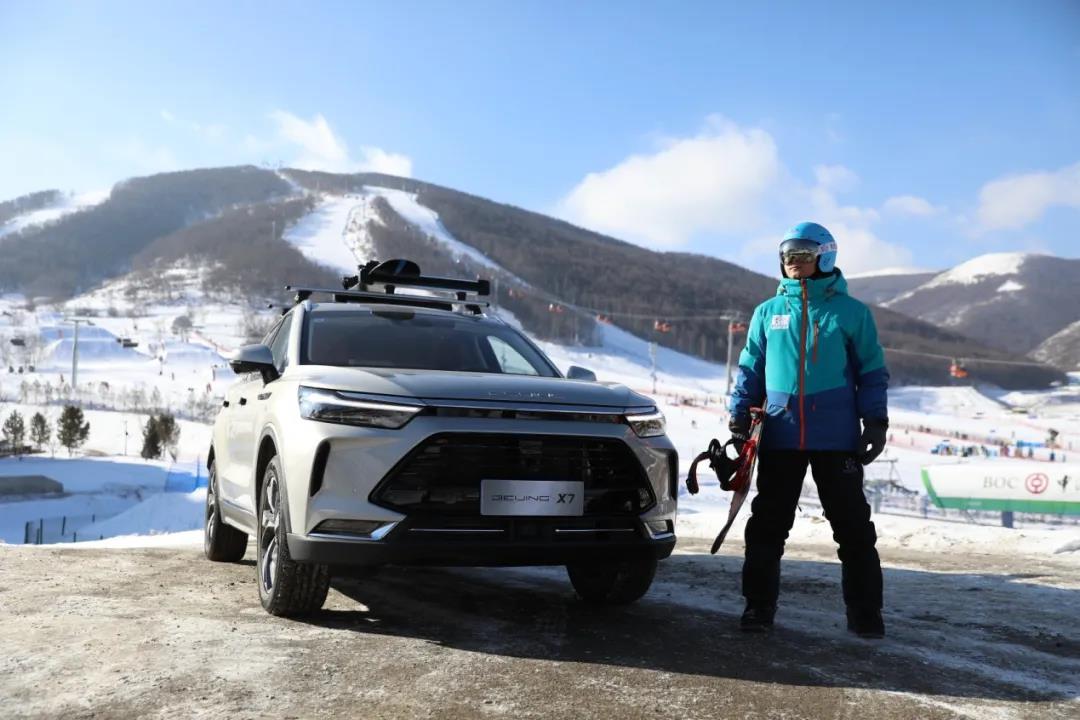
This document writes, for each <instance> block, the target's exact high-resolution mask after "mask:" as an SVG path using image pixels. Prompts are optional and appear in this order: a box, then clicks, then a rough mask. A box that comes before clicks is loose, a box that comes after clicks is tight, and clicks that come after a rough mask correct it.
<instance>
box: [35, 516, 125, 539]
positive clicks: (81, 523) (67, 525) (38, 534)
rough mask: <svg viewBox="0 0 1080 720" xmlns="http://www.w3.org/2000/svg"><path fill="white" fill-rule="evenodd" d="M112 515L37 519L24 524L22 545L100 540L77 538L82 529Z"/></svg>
mask: <svg viewBox="0 0 1080 720" xmlns="http://www.w3.org/2000/svg"><path fill="white" fill-rule="evenodd" d="M110 517H113V515H102V514H96V513H95V514H93V515H61V516H60V517H51V518H38V519H37V520H31V521H30V522H28V523H26V527H25V530H24V533H23V543H25V544H26V545H50V544H52V543H61V542H79V541H81V540H101V539H102V538H103V536H94V537H90V536H87V535H83V536H82V537H80V536H79V531H80V530H81V529H82V528H86V527H89V526H90V525H93V524H94V523H96V522H97V521H99V520H105V519H107V518H110Z"/></svg>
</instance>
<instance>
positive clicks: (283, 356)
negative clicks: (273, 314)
mask: <svg viewBox="0 0 1080 720" xmlns="http://www.w3.org/2000/svg"><path fill="white" fill-rule="evenodd" d="M292 318H293V316H292V313H289V314H288V315H286V316H285V319H284V320H283V321H282V323H281V327H280V329H279V330H278V333H277V335H276V336H275V337H274V339H273V340H272V341H271V345H270V354H271V355H273V356H274V367H276V368H277V370H278V372H284V371H285V367H286V365H288V354H289V335H290V333H289V328H290V327H292Z"/></svg>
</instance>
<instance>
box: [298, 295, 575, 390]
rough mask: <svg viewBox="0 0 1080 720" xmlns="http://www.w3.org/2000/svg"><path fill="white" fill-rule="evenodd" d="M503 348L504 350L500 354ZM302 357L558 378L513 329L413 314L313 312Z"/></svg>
mask: <svg viewBox="0 0 1080 720" xmlns="http://www.w3.org/2000/svg"><path fill="white" fill-rule="evenodd" d="M500 343H501V345H500ZM499 348H505V350H504V351H503V352H502V354H501V355H500V352H499ZM500 357H501V358H502V359H500ZM301 358H302V360H301V362H302V363H304V364H311V365H337V366H343V367H385V368H402V369H417V370H454V371H459V372H484V373H515V374H529V375H543V376H545V377H558V371H557V370H555V368H554V366H553V365H552V364H551V362H550V361H549V360H547V358H545V357H544V356H543V354H541V353H540V352H539V351H538V350H536V348H534V347H533V346H532V345H531V344H530V343H529V342H528V341H527V340H525V338H523V337H522V336H521V335H520V334H519V333H518V332H517V331H516V330H514V329H513V328H511V327H508V326H506V325H500V324H497V323H493V322H484V321H476V320H474V319H471V318H465V317H442V316H439V315H434V314H431V313H415V312H413V311H385V312H384V311H375V312H372V311H362V310H358V311H356V312H341V311H336V312H319V311H318V310H315V311H312V312H310V313H308V314H307V315H306V321H305V327H304V333H303V342H302V348H301ZM504 363H505V364H504Z"/></svg>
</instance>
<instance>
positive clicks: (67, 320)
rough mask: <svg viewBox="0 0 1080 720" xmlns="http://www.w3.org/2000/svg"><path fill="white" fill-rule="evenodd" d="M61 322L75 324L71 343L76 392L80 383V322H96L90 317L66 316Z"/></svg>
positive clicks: (73, 387) (72, 374)
mask: <svg viewBox="0 0 1080 720" xmlns="http://www.w3.org/2000/svg"><path fill="white" fill-rule="evenodd" d="M61 322H63V323H64V324H67V325H74V326H75V335H74V337H73V338H72V343H71V390H72V392H74V391H75V388H76V387H78V383H79V324H80V323H86V324H87V325H93V324H94V323H93V321H91V320H89V319H88V318H64V319H63V320H62V321H61Z"/></svg>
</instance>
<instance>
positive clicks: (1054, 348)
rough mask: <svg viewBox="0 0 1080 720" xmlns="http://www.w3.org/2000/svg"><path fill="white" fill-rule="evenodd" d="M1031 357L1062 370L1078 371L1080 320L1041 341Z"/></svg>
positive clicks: (1079, 362)
mask: <svg viewBox="0 0 1080 720" xmlns="http://www.w3.org/2000/svg"><path fill="white" fill-rule="evenodd" d="M1031 357H1033V358H1035V359H1036V360H1041V361H1042V362H1045V363H1049V364H1051V365H1053V366H1054V367H1059V368H1061V369H1062V370H1069V371H1076V370H1080V320H1077V321H1076V322H1074V323H1073V324H1071V325H1069V326H1067V327H1065V328H1064V329H1063V330H1059V331H1058V332H1057V333H1055V334H1054V335H1051V336H1050V337H1048V338H1047V339H1046V340H1043V341H1042V343H1041V344H1040V345H1039V347H1037V348H1035V349H1034V350H1032V351H1031Z"/></svg>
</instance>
